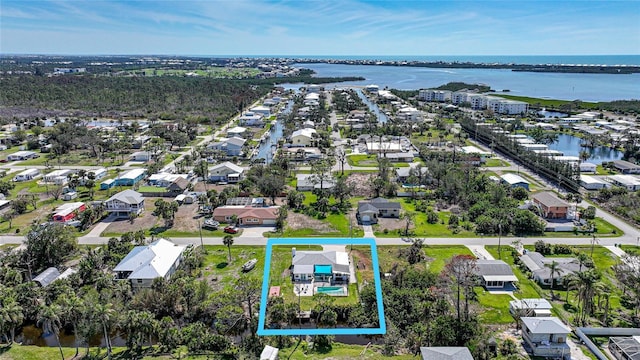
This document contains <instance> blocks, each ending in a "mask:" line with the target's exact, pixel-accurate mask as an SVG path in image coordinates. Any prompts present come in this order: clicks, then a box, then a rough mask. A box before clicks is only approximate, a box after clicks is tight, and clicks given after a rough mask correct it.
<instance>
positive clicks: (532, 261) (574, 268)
mask: <svg viewBox="0 0 640 360" xmlns="http://www.w3.org/2000/svg"><path fill="white" fill-rule="evenodd" d="M520 261H521V262H522V263H523V264H524V265H525V266H526V267H527V269H529V271H530V272H531V275H532V277H533V280H534V281H536V282H538V283H540V284H544V285H551V276H552V274H551V269H550V268H549V267H548V266H547V265H548V264H551V263H552V262H554V261H555V262H556V264H557V265H556V267H557V268H558V270H556V272H555V274H553V279H554V280H555V283H556V284H561V283H562V282H563V279H564V278H565V277H566V276H567V275H569V274H573V273H575V272H578V271H580V263H579V262H578V259H576V258H568V257H567V258H565V257H545V256H543V255H542V254H540V253H539V252H535V251H527V252H526V253H525V254H523V255H522V256H520ZM583 267H584V266H583Z"/></svg>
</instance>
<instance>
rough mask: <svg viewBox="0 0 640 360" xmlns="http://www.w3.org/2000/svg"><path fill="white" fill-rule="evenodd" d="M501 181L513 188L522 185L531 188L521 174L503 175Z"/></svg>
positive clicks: (527, 188) (526, 188)
mask: <svg viewBox="0 0 640 360" xmlns="http://www.w3.org/2000/svg"><path fill="white" fill-rule="evenodd" d="M500 182H501V183H503V184H507V185H509V187H511V188H516V187H521V188H524V189H525V190H529V182H528V181H527V180H525V179H524V178H523V177H522V176H520V175H516V174H511V173H507V174H504V175H501V176H500Z"/></svg>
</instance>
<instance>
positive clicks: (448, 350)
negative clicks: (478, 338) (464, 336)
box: [420, 346, 473, 360]
mask: <svg viewBox="0 0 640 360" xmlns="http://www.w3.org/2000/svg"><path fill="white" fill-rule="evenodd" d="M420 355H422V360H473V356H472V355H471V351H469V348H466V347H462V346H461V347H457V346H455V347H454V346H451V347H450V346H428V347H421V348H420Z"/></svg>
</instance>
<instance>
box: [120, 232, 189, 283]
mask: <svg viewBox="0 0 640 360" xmlns="http://www.w3.org/2000/svg"><path fill="white" fill-rule="evenodd" d="M184 250H185V247H184V246H179V245H176V244H174V243H172V242H170V241H167V240H165V239H158V240H156V241H154V242H152V243H151V244H149V245H147V246H136V247H134V248H133V250H131V252H129V254H127V256H126V257H125V258H124V259H122V261H120V262H119V263H118V265H116V267H115V268H114V269H113V271H114V272H115V275H116V280H128V281H130V282H131V286H132V288H133V289H134V290H138V289H141V288H149V287H151V284H152V283H153V280H154V279H156V278H164V279H169V278H170V277H171V275H173V273H175V272H176V270H177V269H178V267H179V266H180V263H181V262H182V258H183V254H184Z"/></svg>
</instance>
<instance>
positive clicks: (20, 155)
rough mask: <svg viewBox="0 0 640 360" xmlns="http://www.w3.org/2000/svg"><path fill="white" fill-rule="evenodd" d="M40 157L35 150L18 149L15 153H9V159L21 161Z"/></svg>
mask: <svg viewBox="0 0 640 360" xmlns="http://www.w3.org/2000/svg"><path fill="white" fill-rule="evenodd" d="M37 157H40V155H38V154H36V153H35V152H33V151H27V150H23V151H16V152H14V153H13V154H9V155H7V161H21V160H29V159H35V158H37Z"/></svg>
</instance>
